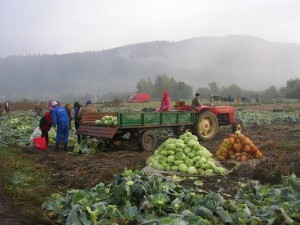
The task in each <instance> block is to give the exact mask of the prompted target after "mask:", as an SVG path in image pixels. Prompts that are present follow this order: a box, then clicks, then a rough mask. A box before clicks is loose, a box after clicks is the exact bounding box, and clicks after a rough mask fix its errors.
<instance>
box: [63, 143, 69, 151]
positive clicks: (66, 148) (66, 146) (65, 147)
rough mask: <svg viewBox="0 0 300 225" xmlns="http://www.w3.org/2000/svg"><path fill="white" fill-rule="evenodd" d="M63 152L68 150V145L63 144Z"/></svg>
mask: <svg viewBox="0 0 300 225" xmlns="http://www.w3.org/2000/svg"><path fill="white" fill-rule="evenodd" d="M64 150H65V151H67V150H68V144H67V143H65V144H64Z"/></svg>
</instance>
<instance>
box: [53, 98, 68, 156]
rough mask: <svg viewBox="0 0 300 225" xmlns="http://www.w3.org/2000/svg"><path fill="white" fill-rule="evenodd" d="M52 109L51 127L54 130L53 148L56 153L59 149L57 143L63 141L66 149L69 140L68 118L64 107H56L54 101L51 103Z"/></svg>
mask: <svg viewBox="0 0 300 225" xmlns="http://www.w3.org/2000/svg"><path fill="white" fill-rule="evenodd" d="M51 105H52V107H53V111H52V125H53V127H54V128H56V126H57V129H56V139H55V142H56V143H55V148H54V150H55V151H57V150H58V149H59V143H60V142H61V141H62V140H63V142H64V149H65V150H67V149H68V138H69V116H68V114H67V111H66V109H65V108H64V107H62V106H60V105H58V103H57V102H56V101H53V102H52V103H51Z"/></svg>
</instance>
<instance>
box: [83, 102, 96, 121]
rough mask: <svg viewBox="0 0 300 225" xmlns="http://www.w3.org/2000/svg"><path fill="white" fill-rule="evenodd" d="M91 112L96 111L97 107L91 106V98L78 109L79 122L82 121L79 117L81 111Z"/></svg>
mask: <svg viewBox="0 0 300 225" xmlns="http://www.w3.org/2000/svg"><path fill="white" fill-rule="evenodd" d="M92 112H97V109H95V108H94V107H93V105H92V101H91V100H87V101H86V105H85V106H84V107H83V108H82V109H80V111H79V124H81V123H82V121H81V118H82V114H83V113H92Z"/></svg>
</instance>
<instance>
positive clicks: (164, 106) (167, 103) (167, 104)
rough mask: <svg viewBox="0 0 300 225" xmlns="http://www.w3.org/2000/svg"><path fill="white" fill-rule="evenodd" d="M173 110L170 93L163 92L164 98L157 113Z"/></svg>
mask: <svg viewBox="0 0 300 225" xmlns="http://www.w3.org/2000/svg"><path fill="white" fill-rule="evenodd" d="M170 110H171V98H170V96H169V92H168V91H164V92H163V98H162V100H161V103H160V106H159V107H158V109H157V110H156V111H158V112H168V111H170Z"/></svg>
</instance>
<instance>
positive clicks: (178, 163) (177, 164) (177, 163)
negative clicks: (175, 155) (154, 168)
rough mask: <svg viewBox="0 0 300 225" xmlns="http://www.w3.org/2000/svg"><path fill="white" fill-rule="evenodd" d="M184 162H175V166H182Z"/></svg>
mask: <svg viewBox="0 0 300 225" xmlns="http://www.w3.org/2000/svg"><path fill="white" fill-rule="evenodd" d="M183 163H184V162H183V160H175V162H174V165H175V166H179V165H180V164H183Z"/></svg>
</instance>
